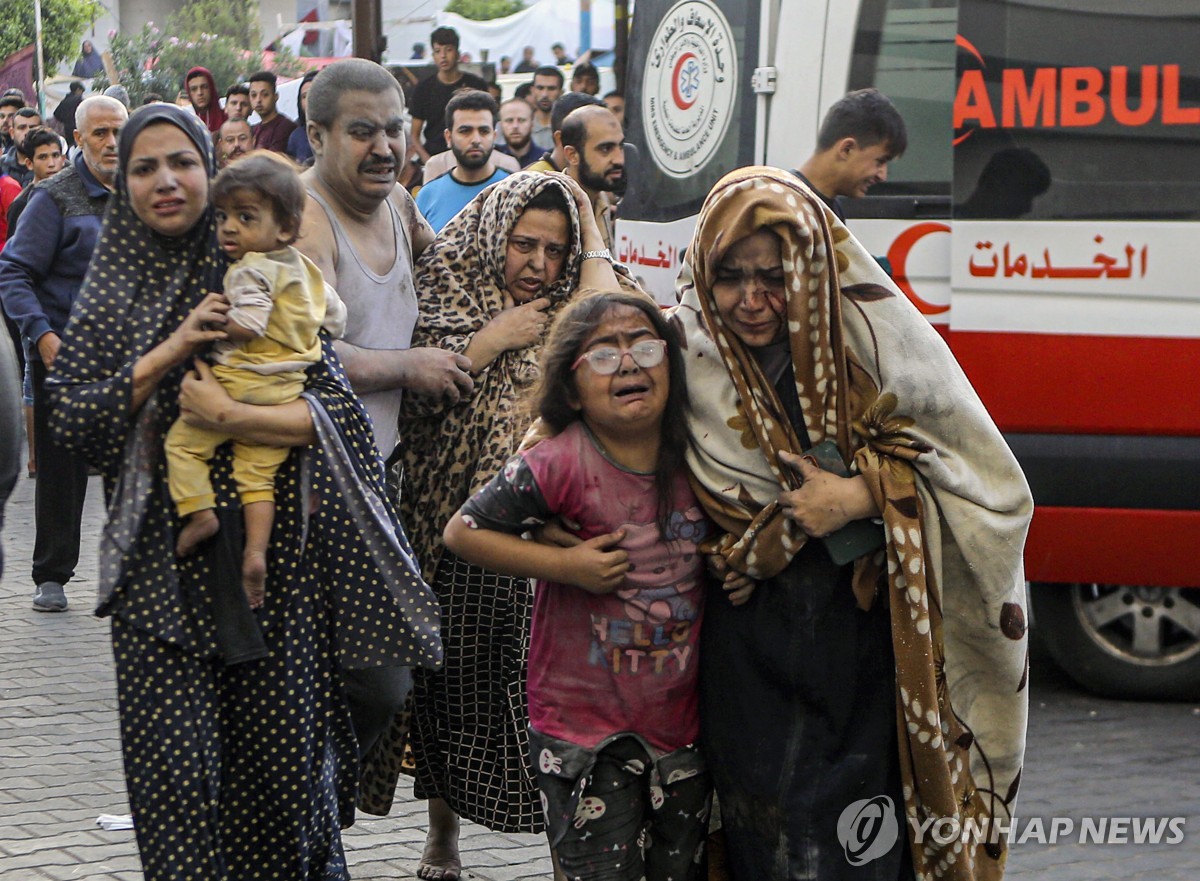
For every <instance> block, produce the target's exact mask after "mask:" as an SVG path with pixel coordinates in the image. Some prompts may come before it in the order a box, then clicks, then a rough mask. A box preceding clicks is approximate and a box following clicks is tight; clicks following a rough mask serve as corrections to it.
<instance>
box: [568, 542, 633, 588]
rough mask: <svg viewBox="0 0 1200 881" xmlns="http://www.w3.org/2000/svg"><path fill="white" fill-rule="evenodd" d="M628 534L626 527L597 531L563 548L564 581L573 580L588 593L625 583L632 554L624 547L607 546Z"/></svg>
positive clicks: (613, 544)
mask: <svg viewBox="0 0 1200 881" xmlns="http://www.w3.org/2000/svg"><path fill="white" fill-rule="evenodd" d="M623 538H625V530H624V529H618V530H617V531H616V532H610V533H608V534H607V535H598V536H596V537H595V538H592V539H588V540H587V541H585V542H583V543H582V544H579V545H576V546H575V547H573V548H567V549H565V550H564V551H563V554H564V558H565V559H566V560H567V562H566V563H565V565H564V567H563V577H562V578H561V579H559V580H560V581H562V582H563V583H564V584H574V585H575V586H577V587H581V588H583V589H584V590H586V591H587V592H588V593H595V594H606V593H612V592H613V591H615V590H616V589H617V588H619V587H620V586H621V585H622V584H624V583H625V573H627V572H628V571H629V554H628V553H627V552H626V551H622V550H607V549H608V548H611V547H614V546H615V545H617V544H618V543H620V541H621V540H622V539H623Z"/></svg>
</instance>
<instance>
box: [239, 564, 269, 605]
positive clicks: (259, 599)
mask: <svg viewBox="0 0 1200 881" xmlns="http://www.w3.org/2000/svg"><path fill="white" fill-rule="evenodd" d="M242 588H243V589H244V590H245V591H246V599H247V600H249V601H250V608H252V609H260V608H262V604H263V598H264V597H265V596H266V594H267V555H266V554H264V553H263V552H262V551H246V553H245V554H244V555H243V556H242Z"/></svg>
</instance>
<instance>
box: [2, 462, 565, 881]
mask: <svg viewBox="0 0 1200 881" xmlns="http://www.w3.org/2000/svg"><path fill="white" fill-rule="evenodd" d="M33 486H34V481H32V480H26V479H25V478H24V477H22V478H21V480H20V483H19V484H18V486H17V490H16V492H15V493H14V495H13V498H12V499H11V500H10V501H9V504H8V508H7V512H6V518H5V528H4V557H5V573H4V579H3V581H2V582H0V878H2V879H4V881H45V879H54V881H59V879H76V878H90V879H105V881H142V871H141V864H140V863H139V861H138V856H137V845H136V844H135V842H134V838H133V833H132V832H131V831H123V832H105V831H103V830H101V829H100V827H99V826H97V825H96V818H97V817H98V816H100V815H101V814H127V813H129V805H128V803H127V801H126V796H125V778H124V775H123V772H122V768H121V751H120V738H119V735H118V732H117V698H116V686H115V684H114V681H113V670H112V653H111V648H110V643H109V635H108V622H107V621H105V620H101V619H99V618H96V617H95V616H93V615H92V608H93V605H94V600H95V594H96V536H97V535H98V533H99V528H100V524H101V522H102V521H103V516H104V514H103V507H102V504H101V497H102V492H101V488H100V481H99V478H93V479H92V481H91V484H90V486H89V487H88V503H87V510H86V511H85V514H84V535H85V538H84V546H83V553H82V559H81V561H80V565H79V570H78V574H77V575H76V578H75V580H74V581H72V582H71V583H70V584H68V585H67V596H68V598H69V600H70V603H71V607H70V610H69V611H68V612H66V613H65V614H46V613H39V612H34V611H33V610H32V609H31V608H30V600H31V599H32V596H33V589H32V586H31V585H30V584H29V560H30V557H31V555H32V552H33ZM425 826H426V821H425V810H424V802H417V801H414V800H413V798H412V794H411V787H410V786H409V785H408V783H407V782H406V781H402V782H401V785H400V791H399V792H398V794H397V798H396V803H395V806H394V807H393V809H392V816H390V817H384V818H379V817H370V816H366V815H362V816H360V818H359V821H358V823H356V824H355V826H354V827H353V828H352V829H350V830H349V831H348V832H347V833H346V835H345V846H346V851H347V858H348V860H349V862H350V866H351V874H352V876H353V877H354V879H355V881H395V879H411V878H413V877H414V875H413V873H414V872H415V871H416V867H417V861H418V860H419V859H420V856H421V848H422V846H423V844H424V841H425ZM461 846H462V855H463V863H464V865H465V866H466V868H467V870H468V871H467V873H466V877H468V878H474V879H479V881H515V879H533V878H537V879H548V878H550V877H551V870H550V856H549V852H548V850H547V848H546V844H545V839H544V838H542V837H541V836H537V835H501V834H498V833H495V832H489V831H488V830H486V829H483V828H481V827H479V826H475V825H472V824H464V826H463V830H462V845H461Z"/></svg>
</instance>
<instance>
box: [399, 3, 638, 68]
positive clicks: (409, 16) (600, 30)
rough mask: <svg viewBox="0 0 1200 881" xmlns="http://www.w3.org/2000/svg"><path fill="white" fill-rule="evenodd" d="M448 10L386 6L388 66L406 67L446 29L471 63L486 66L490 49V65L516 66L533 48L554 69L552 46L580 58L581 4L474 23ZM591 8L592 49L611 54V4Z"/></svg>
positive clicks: (535, 8)
mask: <svg viewBox="0 0 1200 881" xmlns="http://www.w3.org/2000/svg"><path fill="white" fill-rule="evenodd" d="M631 5H632V4H631ZM444 6H445V0H426V2H411V0H410V2H407V3H405V2H396V0H391V2H388V0H384V7H383V19H384V24H383V29H384V32H385V34H386V35H387V38H388V60H389V61H407V60H408V57H409V55H410V54H411V53H412V44H413V43H418V42H419V43H424V44H425V45H426V47H427V48H428V46H429V35H430V34H431V33H432V32H433V29H434V28H435V27H439V26H442V25H445V26H447V27H452V28H454V29H455V30H456V31H458V35H459V38H460V40H461V46H460V48H461V50H462V51H463V52H470V53H471V59H472V60H473V61H482V60H483V51H484V50H485V49H486V50H487V52H488V60H489V61H494V62H498V61H499V60H500V56H501V55H508V56H509V57H510V58H512V60H513V65H514V66H515V65H516V64H517V63H518V62H519V61H520V60H521V50H522V49H523V48H524V47H525V46H532V47H533V50H534V57H535V58H536V59H537V60H538V61H540V62H541V63H542V64H552V63H553V62H554V55H553V53H551V51H550V47H551V46H552V45H553V44H554V43H562V44H563V45H564V46H565V47H566V48H567V54H568V55H570V56H571V57H572V58H573V57H575V56H576V55H577V54H578V51H577V48H578V46H579V42H580V32H579V0H536V2H532V3H529V5H528V6H527V7H526V8H525V9H523V10H522V11H520V12H518V13H517V14H516V15H510V16H508V17H507V18H497V19H493V20H492V21H471V20H469V19H465V18H463V17H462V16H459V15H454V14H453V13H449V12H446V11H444V8H443V7H444ZM591 6H592V14H591V21H592V27H591V35H592V39H591V44H592V47H593V48H596V49H611V48H612V47H613V46H614V45H616V37H615V35H614V23H613V0H592V4H591ZM426 57H428V52H427V53H426Z"/></svg>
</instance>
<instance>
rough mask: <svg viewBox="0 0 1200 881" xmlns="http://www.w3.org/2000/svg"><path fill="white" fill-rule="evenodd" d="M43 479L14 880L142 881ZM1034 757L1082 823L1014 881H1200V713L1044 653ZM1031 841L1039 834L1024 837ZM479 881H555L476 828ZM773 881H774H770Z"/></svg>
mask: <svg viewBox="0 0 1200 881" xmlns="http://www.w3.org/2000/svg"><path fill="white" fill-rule="evenodd" d="M32 490H33V481H30V480H26V479H24V478H22V479H21V481H20V484H19V486H18V487H17V491H16V493H15V494H14V497H13V499H12V500H11V501H10V503H9V506H8V511H7V518H6V526H5V529H4V536H3V538H4V545H5V567H6V572H5V576H4V579H3V581H2V582H0V878H2V879H4V881H45V879H76V878H87V879H107V881H141V879H142V872H141V869H140V867H139V863H138V857H137V848H136V846H135V844H134V839H133V833H132V832H128V831H124V832H104V831H102V830H101V829H100V828H99V827H98V826H97V825H96V818H97V817H98V816H99V815H100V814H124V813H127V812H128V810H129V808H128V805H127V804H126V801H125V790H124V779H123V776H122V771H121V759H120V745H119V742H118V735H117V723H116V697H115V694H114V685H113V675H112V663H111V655H110V649H109V642H108V627H107V623H106V622H104V621H101V620H99V619H97V618H95V617H93V616H92V614H91V609H92V602H93V599H94V594H95V577H96V555H95V547H96V540H95V536H96V535H97V533H98V530H99V525H100V523H101V520H102V517H103V513H102V509H101V505H100V495H101V493H100V484H99V481H98V480H96V479H94V480H93V481H92V485H91V487H90V488H89V500H88V509H87V513H86V515H85V535H86V536H87V538H86V539H85V542H84V548H83V559H82V561H81V563H80V567H79V574H78V576H77V580H76V581H74V582H72V584H71V585H68V588H67V593H68V596H69V597H70V600H71V610H70V611H69V612H67V613H66V614H40V613H37V612H34V611H32V610H31V609H30V599H31V596H32V586H31V585H30V584H28V578H29V575H28V572H29V559H30V554H31V551H32V546H33V528H32V521H33V492H32ZM1032 688H1033V706H1032V714H1031V720H1030V729H1029V750H1028V753H1027V761H1026V767H1025V773H1024V784H1023V786H1022V790H1021V799H1020V804H1019V816H1020V817H1021V819H1022V820H1027V819H1029V818H1033V817H1040V818H1043V819H1044V820H1045V821H1046V824H1047V828H1049V821H1050V819H1051V818H1053V817H1059V818H1070V819H1072V820H1073V822H1074V823H1075V829H1074V831H1073V833H1072V834H1071V835H1069V836H1063V837H1062V838H1060V840H1059V841H1058V842H1057V843H1055V844H1049V843H1038V842H1037V837H1036V836H1033V837H1031V838H1030V840H1028V841H1027V842H1026V843H1024V844H1015V845H1014V846H1013V849H1012V854H1011V857H1010V862H1009V872H1008V876H1007V877H1008V878H1010V879H1022V881H1024V879H1033V878H1035V877H1036V878H1037V879H1039V881H1091V879H1105V878H1121V879H1142V881H1196V879H1198V878H1200V760H1198V759H1200V708H1197V707H1193V706H1189V705H1184V704H1131V703H1121V702H1115V701H1105V700H1100V699H1098V698H1094V697H1091V696H1089V695H1086V694H1084V693H1082V692H1080V691H1079V690H1078V689H1076V688H1075V687H1074V686H1073V685H1072V684H1071V683H1070V682H1069V681H1067V680H1066V679H1065V678H1064V677H1063V676H1062V675H1061V674H1059V673H1058V672H1057V671H1056V670H1055V669H1054V668H1053V667H1052V666H1051V664H1050V662H1049V660H1048V659H1043V658H1042V657H1040V656H1039V655H1037V654H1035V663H1034V668H1033V676H1032ZM401 790H402V791H401V792H400V793H399V794H398V797H397V799H396V806H395V808H394V813H393V816H391V817H387V818H375V817H366V816H364V817H362V818H361V819H360V820H359V822H358V823H357V824H356V825H355V826H354V828H352V829H350V830H349V831H348V832H347V833H346V838H345V842H346V850H347V854H348V857H349V861H350V864H351V870H352V874H353V877H354V878H355V879H356V881H392V879H410V878H412V877H413V872H414V870H415V868H416V865H417V860H418V859H419V857H420V852H421V847H422V843H423V841H424V829H425V818H424V810H423V804H421V803H419V802H415V801H414V800H413V799H412V798H411V793H410V791H409V790H408V787H407V786H406V785H405V784H404V783H402V784H401ZM1147 816H1155V817H1183V818H1186V820H1185V823H1186V825H1185V827H1184V832H1185V840H1184V841H1183V843H1181V844H1178V845H1166V844H1159V845H1150V844H1142V845H1137V844H1103V845H1101V844H1080V843H1078V837H1079V834H1078V833H1079V826H1080V824H1081V823H1082V821H1083V819H1084V818H1085V817H1092V818H1111V817H1147ZM1021 828H1025V827H1021ZM462 847H463V858H464V864H465V866H466V867H467V869H468V872H467V877H469V878H474V879H480V881H493V879H494V881H512V879H524V878H542V879H548V878H549V877H550V864H549V856H548V854H547V851H546V847H545V844H544V842H543V840H542V839H540V838H539V837H538V836H530V835H501V834H497V833H493V832H489V831H487V830H485V829H482V828H479V827H477V826H471V825H469V824H467V825H464V828H463V837H462ZM763 881H766V879H763Z"/></svg>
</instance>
